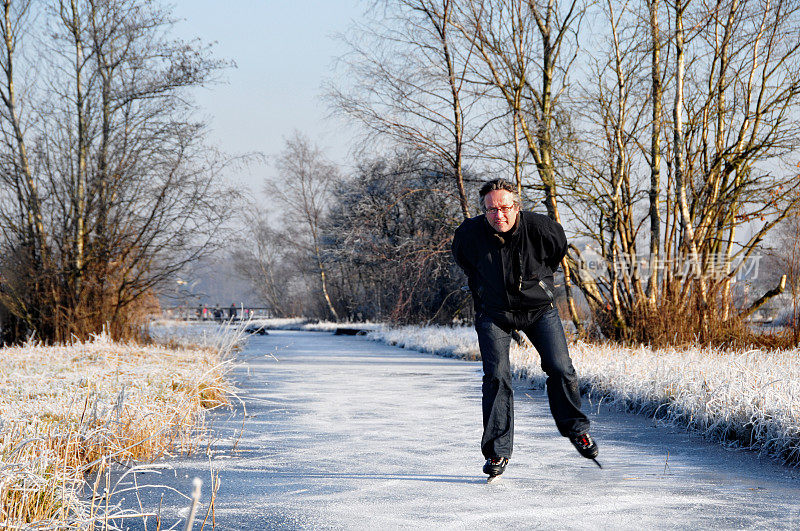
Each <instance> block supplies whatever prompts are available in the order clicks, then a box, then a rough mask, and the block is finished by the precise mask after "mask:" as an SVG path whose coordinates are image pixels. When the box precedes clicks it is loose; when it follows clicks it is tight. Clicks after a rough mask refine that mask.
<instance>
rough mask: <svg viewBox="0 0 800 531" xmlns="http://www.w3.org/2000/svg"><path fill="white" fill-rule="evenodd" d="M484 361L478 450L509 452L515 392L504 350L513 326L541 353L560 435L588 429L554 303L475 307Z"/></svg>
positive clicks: (496, 454)
mask: <svg viewBox="0 0 800 531" xmlns="http://www.w3.org/2000/svg"><path fill="white" fill-rule="evenodd" d="M475 329H476V330H477V332H478V344H479V345H480V349H481V358H482V360H483V387H482V391H483V438H482V440H481V451H482V452H483V455H484V456H485V457H486V458H487V459H488V458H490V457H511V451H512V446H513V443H514V392H513V389H512V387H511V368H510V365H509V360H508V350H509V346H510V345H511V331H512V330H514V329H516V330H522V331H523V332H525V335H526V336H528V339H530V340H531V343H533V346H534V347H536V350H537V351H538V352H539V357H540V358H541V362H542V370H543V371H544V372H545V374H547V383H546V386H547V397H548V399H549V402H550V412H551V413H552V415H553V419H554V420H555V421H556V427H557V428H558V431H559V433H560V434H561V435H563V436H564V437H569V436H570V435H577V434H581V433H584V432H586V431H588V430H589V419H588V418H587V417H586V415H584V414H583V412H582V411H581V394H580V390H579V388H578V377H577V375H576V374H575V369H574V367H573V366H572V360H571V359H570V357H569V350H568V349H567V340H566V338H565V337H564V328H563V327H562V326H561V318H560V317H559V315H558V311H557V310H556V309H555V308H553V307H547V308H546V309H542V310H532V311H521V312H496V313H492V315H489V314H487V313H485V312H479V313H478V315H477V316H476V317H475Z"/></svg>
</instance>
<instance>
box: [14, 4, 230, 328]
mask: <svg viewBox="0 0 800 531" xmlns="http://www.w3.org/2000/svg"><path fill="white" fill-rule="evenodd" d="M4 7H5V10H4V14H5V24H4V25H3V27H4V30H3V31H4V42H5V48H4V50H5V53H4V60H3V69H4V73H5V77H4V79H3V86H2V88H0V91H1V92H3V96H4V97H3V104H4V109H5V111H6V112H4V113H3V115H2V120H0V123H1V124H2V125H1V126H0V127H2V132H3V135H4V136H3V138H4V139H5V144H4V146H3V150H2V152H1V153H0V157H1V159H0V160H2V167H3V176H4V178H3V186H2V189H0V197H1V198H2V200H3V201H4V202H5V206H7V207H8V208H7V209H4V213H5V215H4V216H3V218H2V220H1V221H0V246H2V249H3V260H2V269H3V278H2V292H1V293H0V298H1V299H2V301H0V303H2V304H3V305H4V306H6V307H7V308H8V310H9V311H10V312H11V313H12V314H14V315H16V316H18V317H19V318H20V319H21V320H23V321H24V322H25V323H26V325H27V327H28V329H30V330H35V331H36V333H37V334H39V335H40V337H42V338H43V339H46V340H55V341H61V340H66V339H70V338H72V337H81V338H82V337H87V336H88V334H91V333H94V332H98V331H100V330H101V329H103V328H104V327H105V326H106V325H108V327H109V331H110V332H111V333H112V334H114V335H115V336H122V335H126V334H128V333H131V331H132V330H133V329H134V328H135V327H134V326H133V325H135V323H134V322H133V320H135V317H136V315H137V313H138V312H139V310H138V309H137V308H139V307H140V306H141V305H142V304H143V303H144V301H146V300H151V299H152V293H153V292H154V290H155V289H157V288H158V286H159V285H160V284H161V283H163V282H164V281H165V280H166V279H168V278H170V276H171V275H173V274H174V273H175V272H176V271H178V270H179V269H180V268H181V267H183V265H184V264H186V263H188V262H190V261H192V260H194V259H195V258H197V257H198V256H199V255H201V254H202V253H203V252H205V251H206V250H208V249H209V248H210V246H212V244H213V242H214V240H215V238H216V237H217V236H218V235H219V231H218V229H219V227H220V225H221V223H222V221H223V220H224V212H223V211H222V210H221V209H219V208H218V207H219V205H220V204H224V202H225V201H226V199H230V197H231V196H230V193H229V191H227V190H224V189H222V188H221V187H220V186H218V185H217V184H216V183H215V175H216V173H217V172H218V171H219V170H220V169H221V166H222V165H223V164H224V159H223V158H221V157H219V156H218V155H216V154H215V153H214V152H213V150H208V149H206V148H205V147H204V146H202V144H201V143H202V139H203V125H202V124H200V123H194V122H192V121H191V119H190V116H191V114H192V112H193V107H192V104H191V100H190V99H189V98H188V97H187V96H188V95H187V93H186V89H188V88H191V87H195V86H198V85H202V84H204V83H206V82H208V81H210V80H211V79H212V76H213V74H214V72H216V71H217V70H218V69H219V68H220V67H222V66H224V63H222V62H220V61H215V60H212V59H210V58H209V55H208V52H207V50H206V49H203V48H202V47H200V46H199V45H197V44H196V43H192V44H186V43H182V42H179V41H175V40H172V39H170V38H169V30H170V27H171V25H172V23H173V22H172V19H171V18H170V16H169V13H168V11H165V10H164V9H162V8H160V7H159V6H158V5H157V4H155V3H152V2H145V1H143V0H142V1H139V0H106V1H102V2H101V1H99V0H59V1H53V2H49V3H38V4H33V3H31V4H23V3H19V2H6V3H5V6H4ZM32 17H36V19H37V23H41V26H42V27H46V28H48V30H47V31H46V32H44V33H42V34H40V35H36V38H30V39H28V40H26V41H24V44H25V46H26V47H25V49H24V50H21V49H20V44H21V43H22V42H23V41H22V40H21V36H22V35H24V34H25V29H26V24H25V23H26V20H29V19H30V18H32ZM27 29H30V26H27ZM33 56H35V57H36V58H37V61H38V62H37V67H39V69H40V72H41V73H42V75H41V76H40V77H39V78H37V79H35V80H31V85H30V86H28V87H26V91H25V101H24V105H22V104H20V102H19V101H18V98H17V93H18V91H17V90H16V82H17V76H16V69H15V68H14V67H15V64H16V63H17V61H18V60H19V59H20V58H25V57H28V58H30V57H33ZM20 108H25V109H26V111H27V115H26V117H25V118H23V117H22V116H21V114H20V112H19V109H20ZM23 119H26V120H27V126H26V125H24V124H23ZM21 221H22V222H24V223H20V222H21ZM137 305H138V306H137Z"/></svg>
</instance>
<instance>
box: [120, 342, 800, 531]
mask: <svg viewBox="0 0 800 531" xmlns="http://www.w3.org/2000/svg"><path fill="white" fill-rule="evenodd" d="M233 378H234V380H235V382H236V385H237V386H238V389H239V394H240V398H241V400H242V401H243V403H244V407H242V405H241V404H240V405H238V406H237V407H236V408H235V411H233V412H230V411H227V412H220V413H216V414H214V415H213V430H214V433H215V440H214V442H213V443H212V444H211V446H210V447H209V449H208V451H206V449H205V448H203V449H201V451H200V452H198V454H196V455H195V456H194V457H192V458H188V459H179V460H175V461H171V462H170V463H169V468H162V469H160V470H159V472H158V473H145V474H137V482H138V483H139V485H142V484H146V483H147V482H151V483H159V484H162V485H168V486H170V487H172V488H175V489H177V490H179V491H181V492H184V493H188V492H190V491H191V480H192V478H193V477H195V476H199V477H201V478H202V479H203V481H204V486H203V493H202V505H201V507H200V508H199V510H198V520H197V521H196V524H195V529H199V528H200V522H202V521H203V520H204V519H207V521H206V526H210V525H211V523H212V520H215V521H216V526H217V528H218V529H280V528H285V529H294V528H345V529H387V528H389V529H391V528H416V529H421V528H451V529H479V528H494V529H534V528H546V529H579V528H580V529H587V528H588V529H642V528H661V529H668V528H682V529H689V528H705V529H710V528H718V529H730V528H769V529H798V528H800V473H799V472H798V471H797V470H793V469H788V468H786V467H782V466H780V465H778V464H775V463H774V462H771V461H769V460H766V459H759V458H758V457H756V456H755V455H753V454H751V453H749V452H740V451H730V450H726V449H724V448H722V447H719V446H716V445H713V444H709V443H707V442H705V441H703V440H702V439H700V438H698V437H697V436H694V435H689V434H686V433H684V432H682V431H680V430H677V429H671V428H666V427H663V426H656V425H655V424H654V421H653V420H651V419H647V418H644V417H638V416H634V415H628V414H623V413H618V412H614V411H609V410H608V409H606V408H600V409H599V411H598V408H597V406H596V404H595V405H590V404H584V409H585V410H587V411H591V419H592V422H593V429H592V433H593V434H594V435H595V437H596V439H597V441H598V445H599V447H600V456H599V460H600V461H601V462H602V464H603V466H604V467H605V468H604V469H603V470H600V469H598V468H597V467H596V466H595V465H594V464H593V463H592V462H591V461H588V460H586V459H584V458H582V457H580V456H579V455H578V454H577V452H576V451H575V450H574V449H573V448H572V446H571V445H570V443H569V441H567V440H566V439H564V438H561V437H560V436H558V433H557V431H556V428H555V425H554V424H553V421H552V418H551V417H550V413H549V410H548V406H547V400H546V397H545V396H544V393H543V390H541V389H536V390H531V389H528V388H526V387H524V386H521V385H518V386H517V388H516V390H515V392H516V410H515V413H516V414H515V418H516V432H515V450H514V455H513V457H512V459H511V461H510V463H509V466H508V469H507V471H506V473H505V475H504V476H503V478H502V479H501V480H500V481H499V482H498V483H495V484H491V485H487V484H486V481H485V478H486V476H484V475H483V473H482V472H481V467H482V465H483V457H482V456H481V454H480V448H479V441H480V435H481V429H480V428H481V417H480V415H481V413H480V380H481V371H480V364H479V363H468V362H464V361H458V360H452V359H446V358H440V357H436V356H432V355H428V354H421V353H418V352H414V351H409V350H403V349H399V348H396V347H390V346H386V345H383V344H380V343H375V342H371V341H368V340H366V339H364V338H361V337H346V336H345V337H342V336H333V335H331V334H327V333H318V332H284V331H276V332H270V335H269V336H263V337H259V336H254V337H253V338H252V339H251V340H250V343H249V345H248V347H247V349H246V350H245V351H243V352H242V353H240V354H239V364H238V365H237V367H236V369H235V370H234V372H233ZM245 408H246V415H245ZM212 474H218V477H219V490H218V492H217V494H216V500H215V504H214V511H213V514H212V513H210V512H209V511H207V509H208V502H209V499H210V485H211V482H212V481H211V476H212ZM128 477H129V478H130V477H131V476H130V475H129V476H128ZM126 481H127V479H126ZM121 487H122V486H121ZM125 496H126V501H125V502H124V506H125V507H128V508H131V509H134V508H135V509H136V510H139V504H140V502H141V507H142V508H143V509H145V512H147V511H154V510H156V508H157V506H158V505H159V503H161V507H162V508H161V513H162V522H161V528H162V529H166V528H168V527H169V526H170V525H176V524H177V525H178V527H179V528H182V527H183V522H182V518H181V517H182V516H183V515H185V514H186V513H187V509H186V507H187V506H188V503H187V502H186V500H185V499H183V498H181V497H179V496H178V495H177V494H175V493H174V492H172V491H169V490H167V491H165V490H164V489H147V488H140V489H139V499H138V500H137V499H136V496H135V495H134V494H132V492H130V491H129V492H128V493H126V494H125ZM118 523H120V522H119V521H118ZM144 526H145V524H144V523H143V521H142V519H141V518H139V519H129V520H125V521H124V524H122V527H127V528H132V529H135V528H142V527H144ZM146 527H147V528H152V529H155V528H156V527H157V523H156V520H155V518H153V517H150V518H148V519H147V523H146ZM207 528H209V527H207Z"/></svg>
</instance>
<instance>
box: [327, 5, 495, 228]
mask: <svg viewBox="0 0 800 531" xmlns="http://www.w3.org/2000/svg"><path fill="white" fill-rule="evenodd" d="M456 7H457V0H393V1H392V2H390V3H389V4H388V5H387V6H385V7H384V8H383V9H384V10H385V11H384V12H385V13H387V14H386V15H385V18H384V19H383V20H382V22H381V23H377V22H376V23H374V24H373V25H372V26H371V27H370V28H361V29H360V31H359V32H358V34H359V35H360V37H358V38H357V39H351V40H349V41H348V44H349V45H350V48H351V53H350V54H349V55H348V56H346V57H345V58H343V60H344V61H345V63H346V66H347V73H348V79H351V80H355V81H354V85H353V86H352V87H342V86H338V87H331V89H330V95H331V101H332V103H333V105H334V107H335V108H336V109H337V110H338V111H339V112H342V113H344V114H345V115H346V116H348V117H350V118H353V119H355V120H357V121H358V122H359V123H360V124H362V125H363V126H365V127H366V129H367V130H368V131H369V135H374V134H375V133H377V134H378V137H377V138H384V139H390V140H392V141H395V142H399V143H401V144H402V145H404V146H407V147H411V148H415V149H423V150H425V151H426V152H428V153H430V154H431V155H432V156H433V157H435V158H436V159H437V160H440V161H441V164H442V171H443V172H444V173H445V174H448V175H451V176H452V178H453V184H454V187H455V192H456V194H457V197H458V199H459V203H460V205H461V211H462V215H463V217H464V218H465V219H466V218H468V217H469V216H470V206H469V205H470V201H469V199H468V198H467V194H466V191H465V187H464V161H465V160H466V158H467V155H466V150H467V148H468V147H469V146H470V145H471V144H472V143H473V142H474V140H475V137H476V135H478V134H479V133H480V131H481V129H482V126H481V125H480V124H476V123H475V121H476V119H478V118H479V117H478V116H476V114H477V113H476V105H477V102H478V101H479V100H480V93H481V91H480V90H476V88H477V87H476V86H475V85H474V84H470V83H469V80H468V79H467V73H468V71H469V62H470V61H471V57H472V54H473V48H472V44H471V43H470V42H469V41H465V40H463V39H460V38H459V37H460V34H459V32H458V29H457V27H456V25H455V24H456V23H455V21H454V17H456V16H457V10H456ZM370 138H371V139H372V140H375V138H376V137H374V136H371V137H370Z"/></svg>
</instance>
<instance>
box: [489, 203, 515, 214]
mask: <svg viewBox="0 0 800 531" xmlns="http://www.w3.org/2000/svg"><path fill="white" fill-rule="evenodd" d="M516 207H517V205H511V206H501V207H497V208H486V209H484V211H485V212H486V213H487V214H497V213H498V212H502V213H503V214H508V213H509V212H511V211H512V210H514V209H515V208H516Z"/></svg>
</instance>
